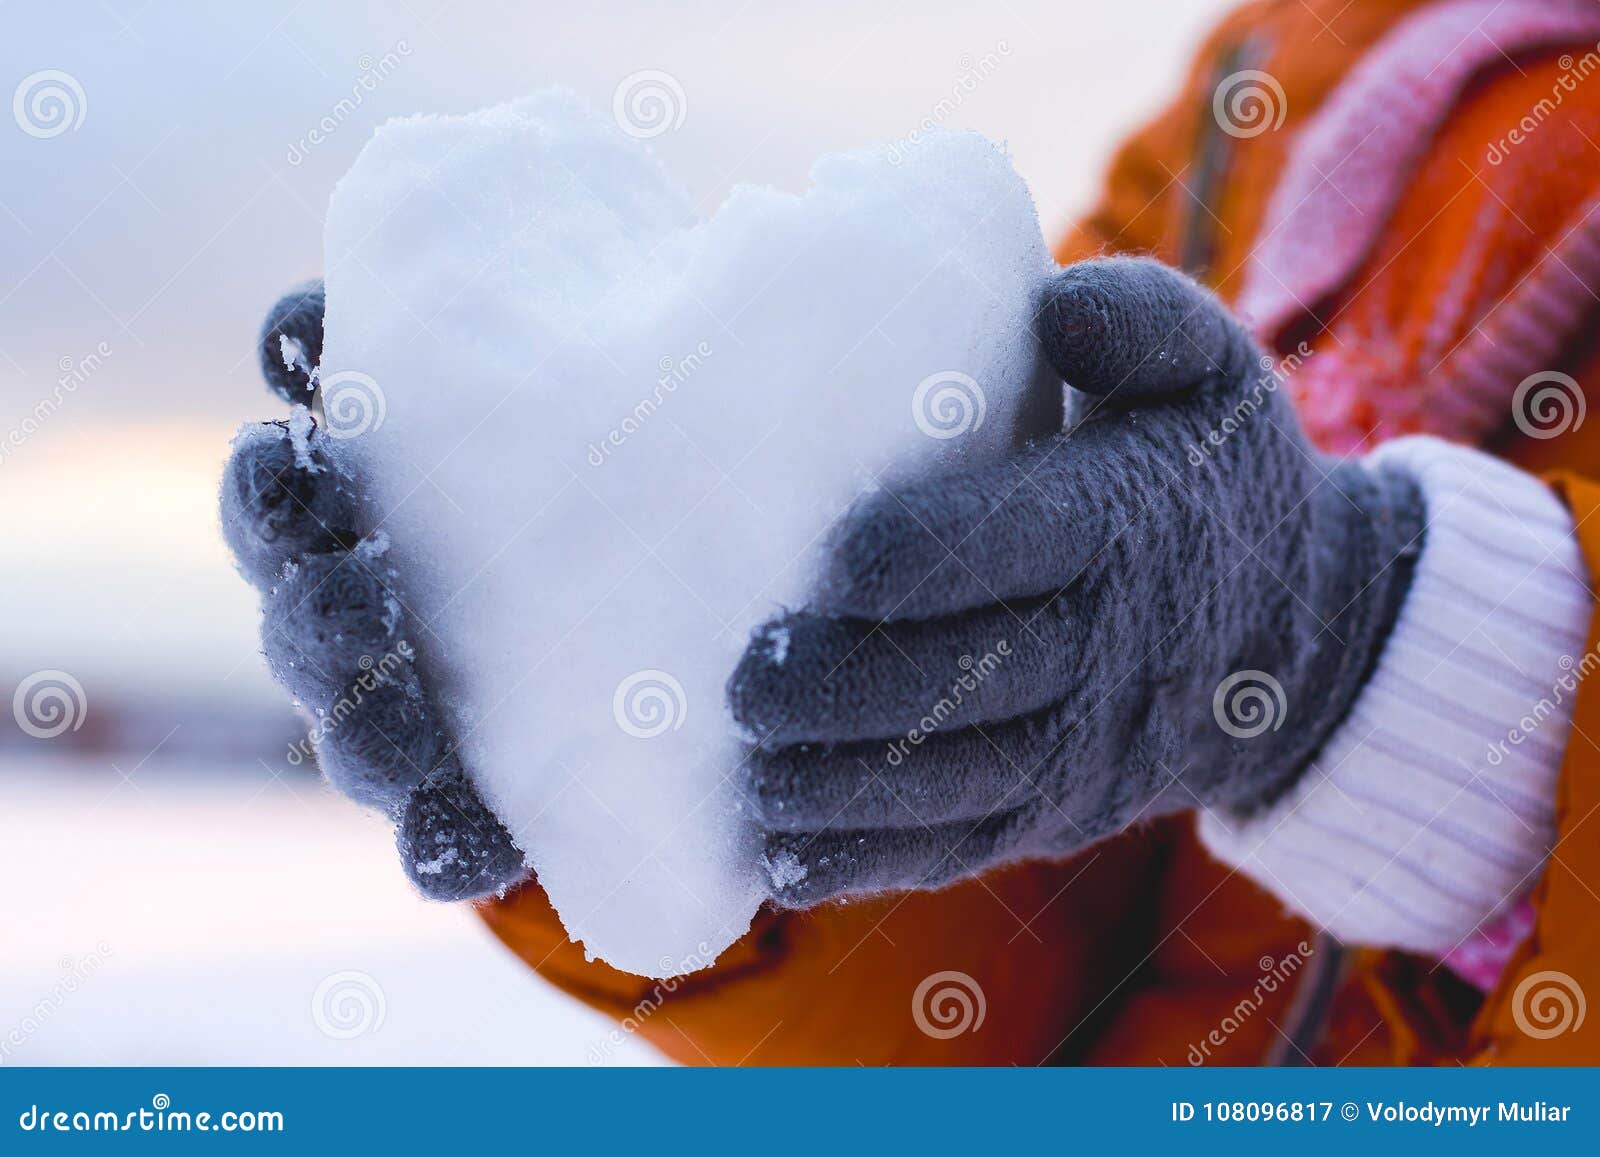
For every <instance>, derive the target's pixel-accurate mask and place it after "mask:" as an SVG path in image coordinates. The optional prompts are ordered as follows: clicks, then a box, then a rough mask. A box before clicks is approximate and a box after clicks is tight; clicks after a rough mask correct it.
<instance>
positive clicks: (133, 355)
mask: <svg viewBox="0 0 1600 1157" xmlns="http://www.w3.org/2000/svg"><path fill="white" fill-rule="evenodd" d="M1224 7H1226V5H1225V4H1224V3H1222V2H1221V0H1124V2H1123V3H1120V4H1114V5H1107V4H1095V5H1089V4H1079V3H1060V2H1059V0H997V2H996V3H992V4H982V5H979V4H968V3H961V2H959V0H933V2H922V3H917V4H910V3H899V4H891V3H843V2H835V0H828V2H821V3H811V4H806V5H804V6H798V5H759V4H750V3H745V2H738V0H735V2H729V3H720V2H710V0H690V2H684V3H676V4H670V5H665V4H651V3H646V2H643V0H622V2H616V3H608V2H604V0H595V2H592V3H587V4H582V5H571V4H554V3H534V4H527V5H512V4H503V3H471V2H468V0H457V2H455V3H451V2H449V0H370V2H361V3H356V2H348V3H330V2H323V3H309V2H304V0H302V2H301V3H298V4H291V3H288V2H286V0H266V2H262V3H255V4H248V5H236V4H227V5H221V4H207V3H202V2H200V0H193V2H187V3H179V2H171V3H163V2H161V0H156V2H153V3H151V2H146V0H98V2H96V0H86V2H84V3H81V4H71V5H67V4H61V3H58V2H57V0H32V2H30V0H11V2H9V3H7V4H6V5H5V8H4V12H5V23H6V33H7V35H6V36H5V37H3V38H0V96H6V95H11V96H12V97H13V99H12V101H11V105H10V108H9V113H10V115H6V114H5V113H4V112H0V551H3V555H0V557H3V565H0V693H3V695H4V697H5V698H8V699H9V698H11V697H12V695H13V693H14V692H15V691H16V690H17V689H18V688H19V687H22V686H24V685H28V686H31V687H32V688H33V689H34V690H35V691H36V692H37V691H39V690H41V689H43V688H44V687H46V686H58V687H65V688H66V693H67V697H68V698H67V701H66V702H65V706H66V709H67V710H68V711H69V712H70V713H71V723H72V726H67V727H66V729H65V730H63V731H62V733H61V734H59V735H55V736H52V737H40V736H39V735H32V734H28V733H26V732H25V731H24V730H23V729H22V728H21V727H19V726H17V725H16V723H15V720H14V719H13V713H11V712H5V711H0V881H3V882H0V1064H45V1063H82V1064H98V1063H168V1064H176V1063H201V1064H204V1063H247V1064H256V1063H260V1064H267V1063H296V1062H301V1063H313V1064H338V1063H445V1064H451V1063H489V1064H492V1063H526V1064H540V1063H570V1064H584V1063H586V1062H587V1061H588V1059H589V1057H590V1052H591V1049H593V1048H595V1047H596V1046H597V1045H600V1044H601V1042H603V1041H604V1040H605V1038H606V1036H607V1035H608V1033H609V1031H610V1025H609V1024H608V1023H607V1022H606V1021H604V1020H603V1019H602V1018H600V1017H598V1016H595V1015H592V1014H590V1013H588V1012H587V1011H585V1010H584V1009H582V1008H580V1007H579V1006H577V1005H576V1004H573V1003H571V1002H568V1001H567V1000H565V999H564V998H562V997H560V996H559V995H558V994H556V993H555V992H554V991H553V990H550V989H547V988H546V987H544V986H543V985H542V984H541V983H540V982H539V981H538V980H537V979H536V978H535V977H533V976H532V975H531V974H530V973H528V972H527V971H526V970H525V969H523V967H522V966H521V965H520V964H519V963H518V962H517V961H515V960H514V959H513V958H511V956H510V955H509V954H508V953H506V952H505V951H504V950H502V949H501V948H500V947H499V946H498V944H497V943H496V942H495V941H493V939H492V938H491V937H490V936H489V935H488V933H487V932H485V931H484V930H482V928H481V927H479V926H478V924H477V922H476V920H475V919H474V918H473V916H472V914H471V913H470V912H468V911H466V910H464V909H449V908H441V907H438V906H432V905H427V904H424V903H423V902H421V901H420V900H418V899H416V898H415V897H414V896H413V895H412V894H411V893H410V892H409V890H408V886H407V885H406V882H405V880H404V877H403V875H402V874H401V872H400V869H399V867H398V865H397V863H396V862H395V858H394V854H393V849H392V843H391V836H390V833H389V831H388V829H387V826H386V825H385V824H384V823H382V822H381V821H380V820H378V819H376V818H374V817H371V816H368V815H365V814H363V813H361V812H359V811H358V810H357V809H356V808H355V807H354V806H352V805H348V804H346V803H344V802H342V801H341V800H339V799H338V798H336V797H335V796H333V795H332V794H331V793H330V792H329V791H328V790H327V789H325V788H324V787H323V786H322V785H321V783H320V782H319V781H318V780H317V778H316V777H315V775H314V773H313V772H309V771H307V770H306V769H305V768H299V769H297V768H294V767H291V766H290V765H289V764H288V763H287V762H286V760H285V755H286V751H287V748H288V745H289V744H290V742H291V741H292V740H293V739H294V738H295V734H296V732H295V723H294V720H293V717H292V716H291V714H290V712H289V711H288V708H287V707H286V706H285V704H284V701H283V698H282V696H281V695H280V694H278V693H277V692H276V691H275V690H274V689H273V687H272V686H271V684H270V683H269V681H268V679H267V676H266V672H265V668H264V665H263V663H262V661H261V659H260V657H259V654H258V652H257V645H256V638H255V632H256V613H257V612H256V606H255V599H254V596H253V594H252V593H251V592H250V591H249V589H248V588H247V587H246V586H245V584H244V583H243V582H242V581H241V580H239V579H238V578H237V577H236V576H235V575H234V574H233V572H232V569H231V567H230V564H229V562H228V559H227V556H226V554H225V552H224V550H223V548H222V545H221V541H220V539H219V537H218V530H217V517H216V513H215V491H216V485H217V479H218V475H219V470H220V467H221V464H222V462H223V460H224V458H225V457H226V453H227V444H228V439H229V437H230V436H231V435H232V433H233V431H234V429H235V428H236V427H237V426H238V425H239V423H241V422H242V421H245V420H250V419H256V418H261V417H268V416H274V415H276V414H277V413H278V412H279V410H280V404H279V403H277V402H276V400H275V399H274V398H272V397H271V396H270V395H269V394H268V393H267V391H266V390H265V388H264V387H263V386H262V385H261V383H260V381H259V378H258V376H257V370H256V365H255V356H254V338H255V331H256V327H257V325H258V324H259V322H260V320H261V317H262V315H263V312H264V310H265V309H266V307H267V306H268V305H269V304H270V303H271V302H272V301H273V300H274V298H275V297H276V296H277V295H278V294H279V293H280V292H281V291H282V290H283V289H285V288H287V287H288V286H290V285H291V284H293V283H295V282H297V281H300V280H302V279H304V278H306V277H309V276H313V275H315V274H316V273H317V272H318V270H319V267H320V263H321V223H322V213H323V210H324V207H325V206H326V204H327V198H328V192H329V190H330V188H331V187H332V185H333V183H334V181H335V180H337V178H338V177H339V176H340V174H342V173H343V172H344V170H345V169H346V168H348V166H349V165H350V163H351V161H352V160H353V159H354V157H355V155H356V153H357V152H358V151H359V149H360V148H361V146H362V144H363V143H364V142H365V141H366V139H367V137H368V136H369V134H370V133H371V130H372V128H373V127H374V126H375V125H376V124H378V123H380V122H381V121H383V120H384V119H385V118H387V117H390V116H396V115H402V114H408V113H413V112H419V111H437V112H461V111H466V110H469V109H472V108H475V107H479V106H482V105H486V104H491V103H494V102H497V101H501V100H505V99H508V98H510V97H513V96H516V95H519V94H521V93H524V92H526V91H529V90H532V89H535V88H538V87H542V86H545V85H549V84H552V83H559V84H564V85H567V86H569V87H571V88H573V89H575V90H577V91H578V92H579V93H580V94H581V95H583V96H584V97H585V98H586V99H588V100H589V101H590V102H591V103H593V104H595V105H596V106H597V107H600V108H609V107H611V103H612V99H613V94H614V92H615V90H616V89H617V87H618V84H619V83H620V82H621V81H622V80H623V78H625V77H627V76H630V75H631V74H634V73H637V72H640V71H643V70H660V71H662V72H666V73H668V74H670V76H671V77H672V78H673V80H674V81H675V82H676V83H677V84H678V85H679V86H681V89H682V91H683V94H684V106H683V109H684V114H685V115H684V117H683V120H682V123H681V124H679V125H678V126H677V127H676V128H674V129H672V130H671V131H668V132H665V133H663V134H662V135H661V136H659V137H657V138H656V139H655V141H654V143H655V145H656V147H657V149H658V151H659V152H660V153H661V154H662V155H663V156H664V157H665V158H666V160H667V162H668V164H669V165H670V167H671V168H672V169H673V171H674V172H675V174H676V175H677V176H678V178H679V179H680V180H681V181H682V182H683V184H684V185H685V186H686V187H687V188H688V189H689V190H690V191H691V192H692V193H693V194H695V195H696V196H698V197H700V198H701V199H702V200H701V204H702V207H703V208H704V209H705V210H706V211H707V212H709V211H710V210H711V209H713V208H714V207H715V206H716V205H717V203H718V202H719V201H720V200H721V198H722V197H723V196H725V195H726V193H727V191H728V190H729V189H730V188H731V187H732V186H734V185H736V184H739V183H742V182H753V183H760V184H775V185H780V186H784V187H789V188H798V187H801V186H802V185H803V184H804V181H805V176H806V172H807V170H808V168H809V166H810V164H811V162H812V161H813V160H814V159H815V158H816V157H817V156H818V155H819V154H822V153H825V152H830V151H835V150H839V149H844V148H849V147H854V146H859V145H863V144H872V143H880V142H890V141H894V140H897V139H900V138H903V137H904V136H905V135H906V134H907V133H908V132H909V131H911V130H912V129H913V128H915V127H916V126H917V125H919V124H920V123H921V122H923V121H924V120H925V119H927V118H930V117H935V116H937V118H938V119H940V120H941V122H942V123H945V124H949V125H952V126H956V127H965V128H973V129H978V130H980V131H982V132H984V133H986V134H988V135H989V136H991V137H993V138H995V139H997V140H1001V141H1004V142H1006V143H1007V144H1008V145H1009V147H1010V149H1011V152H1012V154H1013V157H1014V158H1015V162H1016V166H1017V168H1018V170H1019V171H1020V172H1021V173H1022V175H1023V176H1024V178H1026V179H1027V181H1028V182H1029V184H1030V186H1031V187H1032V190H1033V194H1034V197H1035V200H1036V202H1037V203H1038V206H1039V211H1040V216H1041V218H1042V219H1043V222H1044V225H1045V229H1046V234H1047V236H1052V237H1053V236H1054V235H1055V234H1056V233H1057V232H1058V231H1059V230H1060V228H1061V227H1062V226H1063V225H1064V224H1065V223H1066V222H1067V221H1069V220H1070V219H1071V218H1072V216H1073V215H1074V214H1075V213H1076V212H1078V211H1079V210H1081V209H1082V208H1083V207H1084V206H1086V205H1087V204H1088V203H1089V201H1090V199H1091V198H1092V195H1093V192H1094V190H1095V188H1096V186H1097V183H1098V181H1099V179H1100V176H1101V173H1102V172H1103V169H1104V166H1105V163H1106V160H1107V159H1108V157H1109V155H1110V150H1111V149H1112V147H1113V146H1114V144H1115V143H1116V142H1117V140H1118V139H1119V138H1120V137H1121V136H1122V135H1123V134H1124V133H1125V132H1126V131H1128V130H1129V129H1130V128H1132V127H1133V126H1134V125H1136V124H1137V123H1138V122H1139V121H1140V120H1141V119H1142V118H1144V117H1145V116H1147V115H1148V114H1150V113H1151V112H1153V111H1155V109H1156V108H1157V107H1158V106H1159V104H1160V103H1161V102H1162V101H1163V100H1164V99H1165V98H1166V97H1168V96H1169V95H1171V94H1172V93H1173V92H1174V91H1175V90H1176V87H1177V85H1178V83H1179V81H1180V79H1181V77H1182V75H1183V73H1182V70H1183V67H1184V65H1185V62H1186V59H1187V57H1188V54H1189V53H1190V52H1191V51H1192V49H1193V47H1194V45H1195V43H1196V42H1197V40H1198V38H1199V37H1200V36H1201V35H1202V34H1203V33H1204V31H1205V30H1206V28H1207V27H1208V26H1209V25H1210V23H1211V22H1212V21H1213V20H1214V19H1215V18H1216V15H1217V14H1218V12H1219V11H1221V10H1222V9H1223V8H1224ZM964 78H965V79H964ZM53 97H60V98H62V101H64V103H52V98H53ZM941 102H943V104H942V106H941ZM941 109H942V111H939V112H937V113H936V110H941ZM947 114H948V115H947ZM40 672H44V673H47V677H46V678H43V679H34V680H33V681H32V682H31V683H30V681H29V680H30V676H34V675H36V673H40ZM61 674H64V675H66V676H67V677H68V678H67V679H65V680H63V679H62V678H61ZM80 687H81V689H82V697H81V699H78V698H77V688H80ZM53 729H54V728H52V727H44V728H40V727H37V726H36V727H35V728H34V730H35V731H44V732H47V731H49V730H53ZM605 1051H606V1054H607V1055H606V1062H607V1063H612V1064H626V1063H652V1062H653V1061H654V1060H655V1057H654V1055H653V1054H652V1053H651V1052H650V1050H649V1049H647V1048H646V1047H645V1046H643V1045H640V1044H638V1043H637V1042H633V1041H629V1042H626V1044H625V1045H624V1046H623V1047H621V1048H615V1049H613V1048H610V1047H609V1046H606V1048H605Z"/></svg>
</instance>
